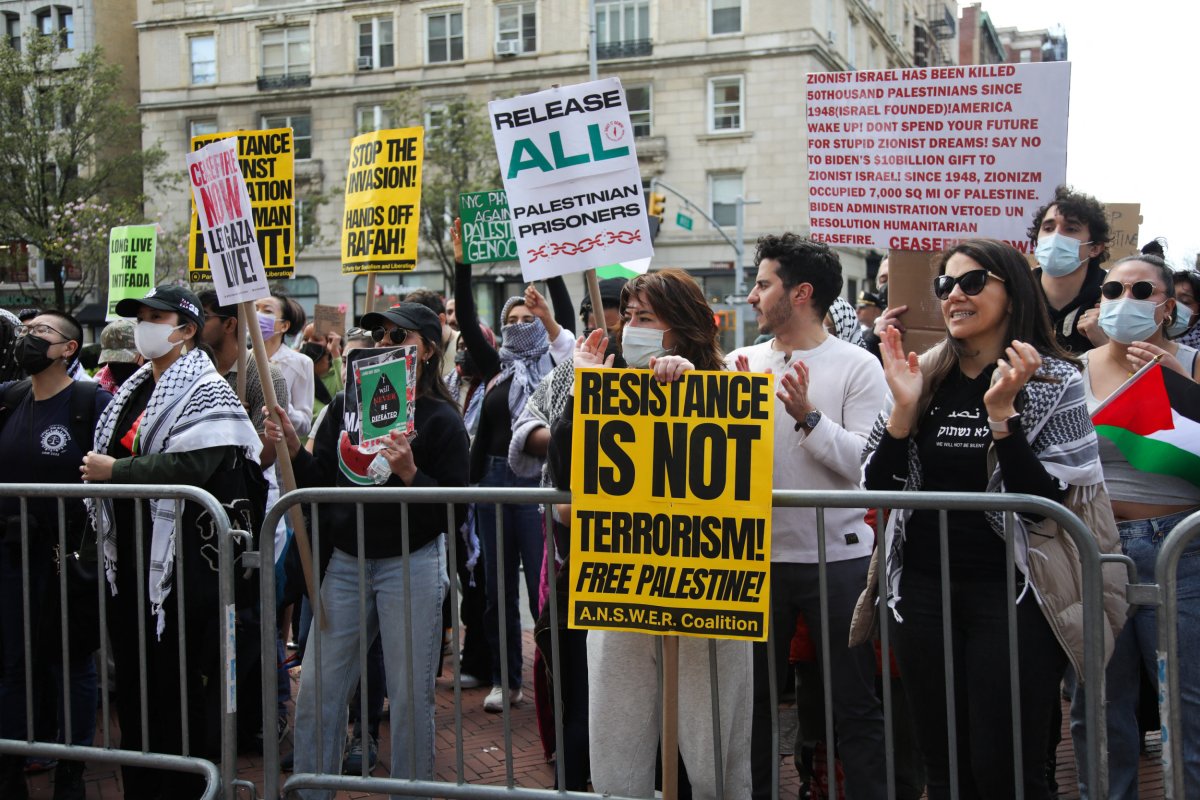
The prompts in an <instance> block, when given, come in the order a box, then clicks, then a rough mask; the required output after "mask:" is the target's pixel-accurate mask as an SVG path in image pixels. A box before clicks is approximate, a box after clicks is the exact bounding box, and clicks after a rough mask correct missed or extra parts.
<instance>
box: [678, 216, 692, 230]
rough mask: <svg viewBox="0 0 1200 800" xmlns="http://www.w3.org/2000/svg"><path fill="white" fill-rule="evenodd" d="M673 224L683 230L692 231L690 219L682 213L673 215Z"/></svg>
mask: <svg viewBox="0 0 1200 800" xmlns="http://www.w3.org/2000/svg"><path fill="white" fill-rule="evenodd" d="M675 224H676V225H678V226H679V227H681V228H683V229H684V230H688V231H690V230H691V229H692V218H691V217H689V216H688V215H687V214H684V213H683V212H677V213H676V214H675Z"/></svg>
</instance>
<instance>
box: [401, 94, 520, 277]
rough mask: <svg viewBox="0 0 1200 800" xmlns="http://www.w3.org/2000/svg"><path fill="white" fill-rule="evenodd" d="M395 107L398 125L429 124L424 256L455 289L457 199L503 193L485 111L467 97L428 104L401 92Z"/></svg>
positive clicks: (423, 203)
mask: <svg viewBox="0 0 1200 800" xmlns="http://www.w3.org/2000/svg"><path fill="white" fill-rule="evenodd" d="M391 107H392V110H393V111H394V113H395V118H396V120H397V121H398V124H399V125H400V126H402V127H403V126H408V125H425V161H424V164H423V166H422V176H421V238H422V240H423V241H424V243H425V245H426V247H425V248H424V252H425V253H426V254H427V255H432V257H433V258H434V260H435V261H437V263H438V266H440V267H441V269H442V277H443V280H444V281H445V282H446V285H447V286H452V285H453V283H454V250H453V248H452V247H451V245H450V225H451V224H452V223H453V221H454V218H455V217H456V216H458V195H459V194H460V193H463V192H482V191H487V190H488V189H498V188H500V166H499V163H498V162H497V160H496V146H495V144H494V143H493V141H492V130H491V127H490V126H489V125H488V120H487V113H486V109H485V108H484V105H483V104H482V103H479V102H476V101H473V100H471V99H469V98H466V97H459V98H455V99H453V100H450V101H447V102H444V103H438V104H436V105H435V104H426V103H425V102H424V101H423V100H422V98H421V95H420V94H419V93H418V92H417V91H416V90H415V89H410V90H407V91H405V92H404V93H402V94H401V95H400V96H399V97H398V98H397V99H396V100H394V101H393V102H392V103H391ZM426 123H428V124H426Z"/></svg>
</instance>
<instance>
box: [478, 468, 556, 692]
mask: <svg viewBox="0 0 1200 800" xmlns="http://www.w3.org/2000/svg"><path fill="white" fill-rule="evenodd" d="M479 485H480V486H509V487H514V486H518V487H533V488H536V487H537V485H538V479H537V478H519V477H517V475H516V474H515V473H514V472H513V471H512V469H511V468H510V467H509V466H508V460H507V459H504V458H500V457H499V456H489V461H488V471H487V474H486V475H484V478H483V480H482V481H480V484H479ZM475 513H476V517H475V519H476V521H477V523H478V531H479V542H480V545H481V546H482V547H483V564H484V575H485V576H486V578H485V583H486V584H487V607H486V609H485V610H484V612H483V627H484V630H485V631H487V637H488V645H489V646H490V648H491V651H492V685H493V686H499V685H500V602H501V601H500V597H499V588H500V587H499V582H498V580H497V575H496V566H497V564H499V553H498V552H497V551H498V549H499V548H498V545H497V541H496V539H497V537H496V506H494V505H491V504H488V503H480V504H479V505H477V506H476V507H475ZM545 549H546V544H545V534H544V531H543V529H542V515H541V512H539V511H538V507H537V505H535V504H531V503H527V504H521V505H506V506H504V589H505V596H504V601H503V602H504V619H505V622H506V624H507V629H506V637H505V638H506V640H507V642H508V685H509V688H512V689H516V688H519V687H520V686H521V665H522V659H521V612H520V591H519V589H518V585H517V580H518V575H517V570H518V567H519V566H520V565H521V564H522V563H524V565H525V590H526V592H527V593H528V595H529V613H530V614H531V615H532V616H533V618H534V619H537V615H538V610H539V609H538V580H539V578H540V577H541V570H542V555H543V553H544V552H545Z"/></svg>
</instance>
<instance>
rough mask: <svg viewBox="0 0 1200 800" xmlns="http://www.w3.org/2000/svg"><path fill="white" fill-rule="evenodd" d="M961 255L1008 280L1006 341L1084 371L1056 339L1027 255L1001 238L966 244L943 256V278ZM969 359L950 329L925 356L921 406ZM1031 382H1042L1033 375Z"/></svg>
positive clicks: (940, 260) (940, 264)
mask: <svg viewBox="0 0 1200 800" xmlns="http://www.w3.org/2000/svg"><path fill="white" fill-rule="evenodd" d="M958 253H962V254H963V255H965V256H967V257H968V258H970V259H972V260H973V261H975V262H976V263H978V264H979V266H981V267H983V268H984V269H986V270H987V271H988V272H991V273H993V274H995V275H999V276H1000V277H1001V278H1003V279H1004V281H1003V286H1004V291H1005V292H1006V293H1007V294H1008V300H1009V312H1008V316H1007V317H1006V318H1005V321H1006V324H1007V330H1006V331H1005V334H1004V341H1005V342H1006V343H1007V342H1011V341H1012V340H1013V339H1017V340H1019V341H1022V342H1025V343H1027V344H1031V345H1033V347H1034V349H1035V350H1037V351H1038V353H1039V354H1041V355H1042V356H1043V357H1045V356H1050V357H1052V358H1058V359H1062V360H1063V361H1068V362H1070V363H1071V364H1074V365H1075V366H1076V367H1079V366H1080V364H1079V359H1077V358H1076V357H1075V356H1073V355H1072V354H1071V353H1070V352H1068V351H1067V350H1066V349H1064V348H1063V346H1062V345H1061V344H1059V343H1058V339H1057V338H1056V337H1055V336H1054V328H1053V327H1052V326H1051V324H1050V312H1049V311H1048V310H1047V308H1046V297H1045V295H1044V294H1043V293H1042V288H1041V287H1040V286H1038V285H1037V282H1036V281H1035V280H1034V277H1033V271H1032V270H1031V269H1030V267H1029V262H1028V261H1026V260H1025V256H1023V255H1021V253H1020V251H1019V250H1017V249H1016V248H1015V247H1013V246H1012V245H1008V244H1005V243H1004V242H1001V241H998V240H996V239H967V240H965V241H962V242H959V243H958V244H957V245H955V246H954V247H952V248H950V249H949V250H947V251H946V252H944V253H942V254H941V255H940V256H938V275H945V274H946V264H947V263H949V261H950V258H951V257H952V256H954V255H957V254H958ZM965 354H966V348H965V347H964V345H963V343H962V342H961V341H960V340H958V339H955V338H954V337H953V336H950V331H949V329H947V331H946V338H945V339H943V340H942V342H941V343H939V344H938V345H936V346H935V347H932V348H930V349H929V350H927V351H926V352H925V353H924V354H923V355H922V357H921V371H922V372H923V373H925V388H924V390H923V392H922V403H921V407H922V409H924V407H925V405H926V403H927V402H928V400H929V398H930V397H931V396H932V395H933V393H934V392H935V391H937V387H938V386H939V385H941V382H942V381H943V380H945V378H946V376H947V375H949V374H950V373H951V372H952V371H953V370H954V368H955V367H957V366H958V362H959V359H960V358H961V357H962V356H963V355H965ZM1032 380H1043V379H1042V378H1040V377H1038V376H1034V377H1033V378H1032Z"/></svg>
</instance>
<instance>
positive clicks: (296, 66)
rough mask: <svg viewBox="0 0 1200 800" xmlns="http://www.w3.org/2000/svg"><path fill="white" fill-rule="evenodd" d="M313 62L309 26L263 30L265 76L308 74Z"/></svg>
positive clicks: (263, 72)
mask: <svg viewBox="0 0 1200 800" xmlns="http://www.w3.org/2000/svg"><path fill="white" fill-rule="evenodd" d="M311 63H312V48H311V46H310V45H309V33H308V26H307V25H301V26H297V27H292V28H268V29H267V30H264V31H263V32H262V74H263V76H264V77H268V78H269V77H286V76H293V75H295V76H299V75H304V76H307V75H308V74H309V69H310V67H311Z"/></svg>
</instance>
